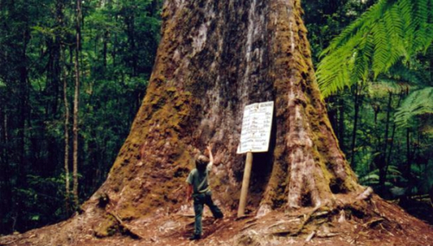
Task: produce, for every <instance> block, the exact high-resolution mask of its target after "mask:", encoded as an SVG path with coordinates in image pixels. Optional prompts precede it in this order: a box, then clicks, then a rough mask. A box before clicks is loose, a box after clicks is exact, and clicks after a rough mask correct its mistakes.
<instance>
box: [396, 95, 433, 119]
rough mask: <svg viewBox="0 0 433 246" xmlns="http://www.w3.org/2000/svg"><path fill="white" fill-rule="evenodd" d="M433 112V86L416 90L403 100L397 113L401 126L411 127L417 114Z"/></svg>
mask: <svg viewBox="0 0 433 246" xmlns="http://www.w3.org/2000/svg"><path fill="white" fill-rule="evenodd" d="M432 114H433V87H428V88H424V89H419V90H415V91H414V92H412V93H411V94H409V96H408V97H407V98H406V99H405V100H404V101H403V103H402V105H401V107H400V108H398V109H397V112H396V113H395V122H396V123H397V125H398V126H399V127H411V126H413V124H414V121H416V120H417V116H425V115H432Z"/></svg>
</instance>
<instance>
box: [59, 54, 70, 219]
mask: <svg viewBox="0 0 433 246" xmlns="http://www.w3.org/2000/svg"><path fill="white" fill-rule="evenodd" d="M62 61H64V55H63V52H62ZM61 76H62V81H63V103H64V106H65V116H64V117H65V118H64V119H65V123H64V131H65V135H64V143H65V148H64V151H65V155H64V169H65V209H66V213H67V214H68V213H69V211H70V201H69V198H70V194H71V188H70V181H69V118H70V113H69V102H68V83H67V72H66V66H65V65H63V71H62V75H61Z"/></svg>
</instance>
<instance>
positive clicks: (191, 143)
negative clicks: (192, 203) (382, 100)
mask: <svg viewBox="0 0 433 246" xmlns="http://www.w3.org/2000/svg"><path fill="white" fill-rule="evenodd" d="M162 16H163V30H162V39H161V43H160V46H159V49H158V54H157V59H156V61H155V66H154V69H153V74H152V77H151V81H150V83H149V87H148V89H147V95H146V96H145V98H144V101H143V104H142V106H141V108H140V110H139V112H138V114H137V117H136V119H135V121H134V123H133V126H132V128H131V132H130V135H129V136H128V138H127V140H126V142H125V144H124V145H123V147H122V149H121V150H120V153H119V155H118V157H117V159H116V161H115V163H114V166H113V168H112V170H111V172H110V174H109V177H108V179H107V181H106V182H105V183H104V185H103V186H102V187H101V189H100V191H99V193H106V194H108V195H109V197H110V199H111V200H112V201H113V204H114V208H113V209H114V210H115V211H116V213H117V214H118V215H119V216H120V217H121V218H122V220H128V219H135V218H138V217H142V216H145V215H146V214H149V213H150V212H151V211H153V210H155V209H158V208H160V207H165V208H167V207H170V208H174V209H176V208H177V207H180V205H181V201H182V200H183V199H184V193H183V190H182V188H181V187H182V185H183V184H184V181H185V178H186V176H187V174H188V172H189V170H191V169H192V168H193V162H192V158H193V156H194V155H195V154H196V153H197V152H199V151H200V150H203V149H204V148H205V146H206V144H208V143H212V144H213V145H214V152H216V153H215V158H216V159H217V160H219V162H220V163H221V165H219V166H218V168H217V169H218V171H217V172H216V175H214V176H213V177H212V180H211V183H212V185H211V186H212V187H213V189H214V191H215V192H214V196H215V197H216V199H218V200H220V201H221V202H222V203H223V204H224V206H225V207H226V208H233V209H234V208H236V206H237V203H238V199H239V192H240V184H241V180H242V171H243V165H244V158H245V157H244V156H242V155H237V154H236V148H237V146H238V144H239V138H240V131H241V122H242V114H243V108H244V106H245V105H247V104H250V103H255V102H262V101H271V100H272V101H275V119H274V124H273V131H272V134H271V135H272V136H271V146H270V151H269V152H268V153H262V154H255V157H254V163H253V170H252V177H251V179H252V180H251V187H250V191H249V194H250V197H249V201H248V202H249V206H250V208H251V209H253V210H256V211H258V212H259V213H260V214H264V213H266V212H267V211H269V210H270V209H276V208H279V207H282V206H284V205H288V206H289V207H291V208H296V207H301V206H317V205H318V204H323V203H327V202H332V201H333V194H337V193H349V192H355V191H359V190H360V186H359V185H358V184H357V182H356V178H355V175H354V174H353V172H352V171H351V169H350V167H349V166H348V165H347V162H346V160H345V157H344V155H343V153H342V152H341V151H340V149H339V147H338V141H337V139H336V137H335V135H334V133H333V131H332V128H331V126H330V123H329V120H328V117H327V112H326V108H325V106H324V103H323V100H322V99H321V96H320V92H319V89H318V87H317V84H316V82H315V76H314V69H313V65H312V62H311V54H310V47H309V44H308V40H307V30H306V29H305V26H304V25H303V22H302V18H301V17H302V9H301V6H300V1H299V0H269V1H258V0H236V1H206V0H196V1H186V0H176V1H166V3H165V5H164V10H163V13H162Z"/></svg>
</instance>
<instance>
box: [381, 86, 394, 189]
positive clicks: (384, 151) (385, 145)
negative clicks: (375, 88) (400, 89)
mask: <svg viewBox="0 0 433 246" xmlns="http://www.w3.org/2000/svg"><path fill="white" fill-rule="evenodd" d="M392 95H393V94H392V92H389V94H388V105H387V110H386V123H385V136H384V139H383V147H382V150H381V151H380V155H381V156H382V158H380V162H382V163H380V167H379V185H381V186H383V185H384V184H385V181H386V172H387V170H386V169H387V167H388V165H389V164H388V163H387V162H386V161H387V158H386V156H387V150H388V141H389V139H388V134H389V124H390V123H389V122H390V118H391V116H390V115H391V106H392Z"/></svg>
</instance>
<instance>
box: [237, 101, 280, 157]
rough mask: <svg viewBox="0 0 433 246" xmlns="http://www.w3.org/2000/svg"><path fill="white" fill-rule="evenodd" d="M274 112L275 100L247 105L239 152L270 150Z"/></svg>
mask: <svg viewBox="0 0 433 246" xmlns="http://www.w3.org/2000/svg"><path fill="white" fill-rule="evenodd" d="M273 112H274V102H273V101H269V102H262V103H254V104H250V105H247V106H245V109H244V116H243V119H242V131H241V140H240V144H239V146H238V150H237V153H238V154H243V153H247V152H267V151H268V149H269V139H270V136H271V128H272V116H273Z"/></svg>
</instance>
